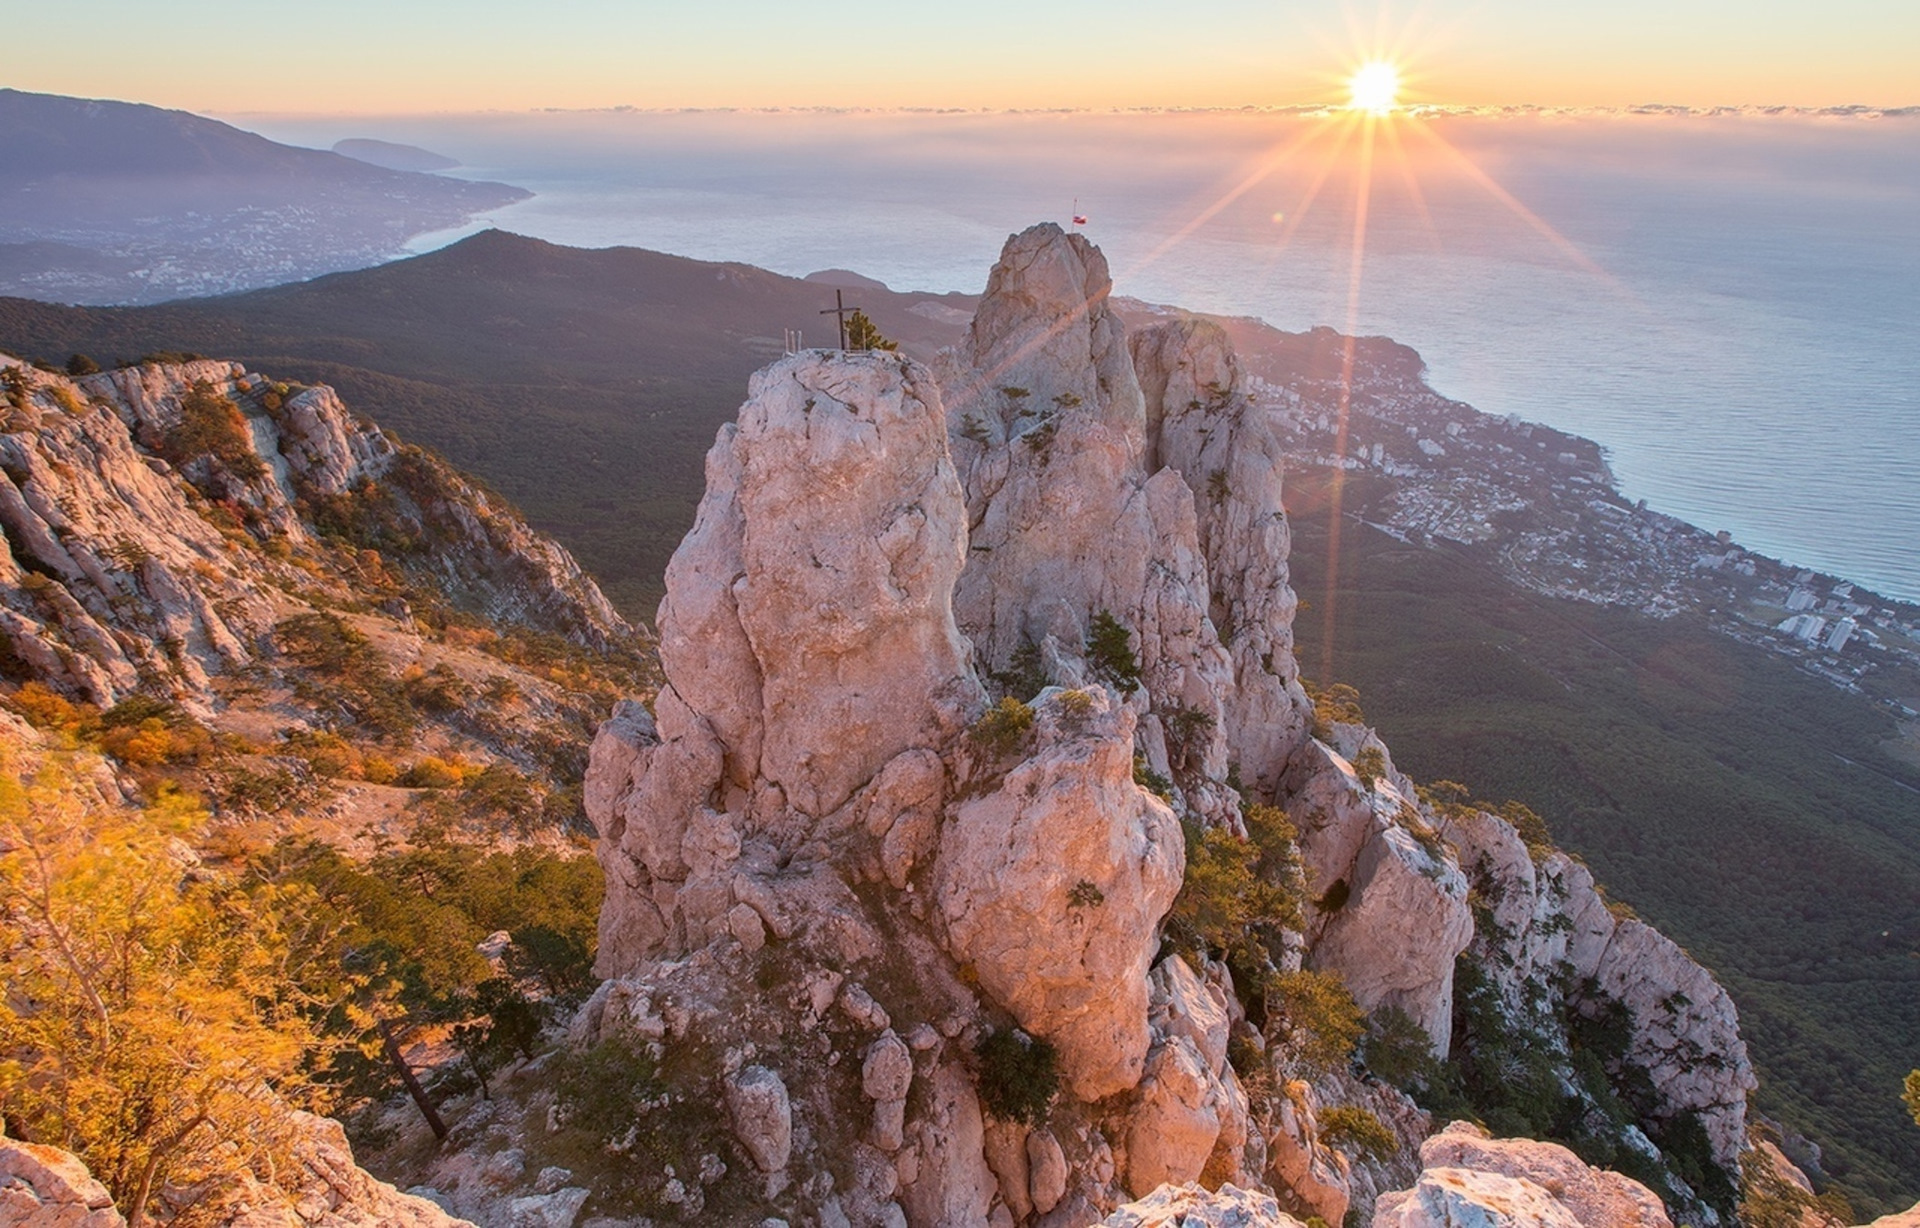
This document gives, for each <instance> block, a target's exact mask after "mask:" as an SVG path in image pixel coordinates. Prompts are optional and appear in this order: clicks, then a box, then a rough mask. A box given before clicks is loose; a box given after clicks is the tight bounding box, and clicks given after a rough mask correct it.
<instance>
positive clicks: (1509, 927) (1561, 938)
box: [1440, 808, 1755, 1171]
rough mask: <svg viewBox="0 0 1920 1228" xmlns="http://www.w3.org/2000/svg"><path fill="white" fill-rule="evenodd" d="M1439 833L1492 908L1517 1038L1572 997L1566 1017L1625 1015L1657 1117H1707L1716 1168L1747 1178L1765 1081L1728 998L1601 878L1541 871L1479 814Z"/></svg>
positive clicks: (1632, 1059)
mask: <svg viewBox="0 0 1920 1228" xmlns="http://www.w3.org/2000/svg"><path fill="white" fill-rule="evenodd" d="M1440 826H1441V827H1442V828H1443V829H1444V830H1445V832H1446V835H1447V838H1448V839H1449V840H1451V841H1452V842H1453V843H1454V845H1455V847H1457V848H1458V850H1459V860H1460V863H1461V865H1462V866H1464V867H1466V868H1467V870H1468V872H1469V873H1470V875H1471V876H1472V877H1473V879H1474V881H1475V885H1476V887H1477V888H1478V889H1479V894H1480V895H1481V897H1482V898H1483V899H1486V900H1489V901H1491V902H1492V903H1491V909H1492V914H1491V917H1490V921H1491V924H1490V925H1489V926H1487V927H1486V928H1485V931H1484V932H1483V933H1481V934H1480V935H1478V936H1477V937H1476V939H1475V944H1476V948H1477V949H1479V950H1480V951H1481V952H1482V953H1483V956H1484V957H1483V958H1482V959H1481V960H1479V961H1478V962H1479V965H1480V966H1481V967H1483V968H1485V969H1486V970H1487V972H1486V975H1487V977H1488V978H1489V980H1490V981H1491V983H1492V985H1493V986H1494V988H1495V990H1496V991H1497V992H1498V993H1499V995H1500V997H1501V1000H1502V1003H1503V1006H1504V1010H1505V1012H1506V1013H1507V1015H1508V1016H1509V1017H1510V1018H1511V1019H1513V1020H1514V1024H1515V1027H1516V1028H1520V1027H1525V1026H1527V1021H1528V1020H1529V1019H1534V1020H1537V1019H1538V1018H1539V1017H1540V1014H1541V1008H1542V1006H1543V1004H1545V1005H1552V1004H1555V1003H1561V1002H1562V1001H1563V1000H1564V999H1565V998H1566V997H1567V995H1568V994H1569V992H1570V993H1571V999H1572V1000H1571V1001H1566V1002H1564V1006H1563V1007H1562V1009H1563V1010H1567V1011H1573V1012H1577V1013H1579V1014H1582V1015H1586V1016H1589V1017H1597V1016H1600V1015H1603V1014H1609V1013H1612V1014H1617V1015H1618V1017H1619V1018H1620V1020H1621V1021H1622V1023H1623V1024H1624V1026H1625V1031H1626V1035H1627V1044H1626V1048H1625V1050H1624V1052H1623V1053H1622V1054H1620V1055H1619V1058H1618V1059H1617V1060H1618V1061H1620V1062H1622V1063H1631V1064H1632V1065H1634V1066H1636V1067H1638V1068H1639V1069H1640V1070H1641V1071H1643V1072H1644V1073H1645V1075H1646V1077H1647V1081H1648V1084H1649V1085H1650V1086H1651V1087H1652V1089H1653V1091H1654V1094H1655V1096H1656V1098H1657V1101H1658V1104H1657V1110H1656V1115H1657V1116H1658V1117H1659V1118H1660V1119H1662V1120H1673V1119H1677V1118H1680V1117H1682V1116H1688V1115H1691V1116H1694V1117H1697V1118H1698V1119H1699V1121H1700V1124H1701V1126H1702V1127H1703V1128H1704V1129H1705V1130H1706V1133H1707V1138H1708V1140H1709V1142H1710V1144H1711V1146H1712V1148H1713V1155H1714V1158H1715V1160H1716V1161H1717V1162H1718V1163H1719V1164H1721V1165H1722V1166H1723V1167H1725V1168H1727V1169H1728V1170H1729V1171H1738V1157H1739V1155H1740V1153H1741V1152H1742V1151H1743V1150H1745V1148H1746V1146H1747V1142H1746V1102H1747V1094H1748V1093H1749V1092H1750V1091H1752V1090H1753V1088H1754V1086H1755V1078H1754V1073H1753V1066H1752V1063H1751V1061H1750V1060H1749V1058H1748V1056H1747V1047H1746V1042H1744V1041H1743V1040H1741V1038H1740V1031H1739V1017H1738V1013H1737V1011H1736V1010H1735V1008H1734V1005H1733V1000H1732V999H1731V998H1729V997H1728V996H1727V992H1726V990H1725V989H1724V988H1722V987H1721V985H1720V984H1719V983H1718V982H1717V981H1715V980H1714V979H1713V976H1712V974H1711V973H1709V972H1708V971H1707V970H1706V969H1705V968H1702V967H1701V966H1700V965H1699V964H1698V963H1696V962H1695V961H1694V960H1693V959H1692V958H1691V957H1690V956H1688V955H1687V953H1686V952H1685V951H1683V950H1681V949H1680V947H1679V945H1678V944H1676V943H1674V942H1673V941H1672V940H1671V939H1669V938H1667V937H1666V936H1665V935H1664V934H1661V933H1660V932H1659V931H1658V930H1656V929H1654V928H1653V927H1652V926H1649V925H1647V924H1645V923H1644V922H1641V921H1637V920H1631V919H1629V920H1619V919H1616V918H1615V917H1614V915H1613V914H1612V912H1610V911H1609V910H1608V908H1607V905H1606V901H1605V899H1604V898H1602V897H1601V895H1600V893H1599V891H1598V889H1597V888H1596V887H1595V885H1594V881H1593V875H1592V873H1591V872H1590V871H1589V870H1588V869H1587V868H1586V867H1585V866H1583V865H1581V864H1580V863H1578V862H1576V861H1574V860H1572V859H1571V858H1569V857H1568V856H1567V855H1566V854H1564V853H1560V852H1557V851H1556V852H1545V853H1543V855H1541V856H1540V857H1539V860H1538V861H1537V862H1536V860H1535V855H1534V853H1533V851H1532V850H1530V849H1529V848H1528V847H1527V845H1526V843H1525V841H1523V840H1522V839H1521V837H1520V835H1519V833H1518V832H1517V831H1515V829H1514V828H1513V826H1512V824H1510V823H1508V822H1507V821H1505V820H1504V819H1501V818H1499V817H1498V816H1495V815H1491V814H1487V813H1485V812H1474V811H1472V810H1471V809H1470V808H1454V809H1452V810H1451V811H1450V812H1449V814H1448V815H1447V816H1446V817H1444V818H1442V819H1441V821H1440ZM1563 974H1564V975H1563ZM1569 983H1571V986H1572V988H1571V990H1570V991H1569V989H1568V985H1569ZM1562 1043H1563V1042H1562Z"/></svg>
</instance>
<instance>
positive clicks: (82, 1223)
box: [0, 1109, 578, 1228]
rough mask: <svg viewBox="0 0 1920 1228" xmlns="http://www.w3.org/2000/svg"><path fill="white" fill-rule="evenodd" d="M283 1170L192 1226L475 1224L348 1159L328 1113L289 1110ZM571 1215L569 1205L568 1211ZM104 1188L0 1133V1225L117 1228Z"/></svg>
mask: <svg viewBox="0 0 1920 1228" xmlns="http://www.w3.org/2000/svg"><path fill="white" fill-rule="evenodd" d="M287 1113H288V1124H289V1125H290V1127H291V1128H292V1129H293V1131H294V1143H293V1159H294V1166H293V1168H292V1170H291V1171H289V1172H286V1173H281V1174H278V1175H277V1176H276V1178H275V1180H274V1181H273V1182H271V1183H268V1182H262V1181H258V1180H255V1179H253V1178H246V1179H243V1180H242V1181H240V1182H238V1183H236V1184H234V1185H232V1186H230V1187H226V1188H223V1189H220V1190H217V1191H215V1192H214V1193H213V1195H212V1196H211V1198H209V1199H207V1200H205V1201H203V1203H202V1205H201V1206H200V1208H199V1210H200V1211H201V1212H202V1214H203V1217H204V1218H202V1219H201V1220H200V1221H198V1222H203V1223H209V1224H212V1225H214V1228H474V1226H473V1225H472V1224H470V1223H469V1222H468V1221H466V1220H460V1219H455V1218H453V1217H452V1216H450V1215H448V1214H447V1213H446V1212H445V1211H443V1210H441V1209H440V1208H439V1207H438V1206H436V1205H435V1204H433V1203H431V1202H429V1201H427V1200H426V1199H424V1198H416V1197H415V1196H413V1195H411V1194H403V1193H401V1192H400V1191H399V1190H396V1189H395V1188H394V1187H393V1186H391V1185H388V1184H387V1183H386V1182H384V1181H380V1180H378V1179H377V1178H375V1177H373V1176H372V1175H371V1174H369V1173H368V1172H366V1170H364V1169H362V1168H361V1167H360V1166H359V1165H357V1164H355V1163H354V1160H353V1149H352V1148H351V1147H349V1146H348V1145H347V1136H346V1131H345V1130H344V1129H342V1128H341V1126H340V1123H339V1122H337V1121H333V1120H332V1119H330V1118H325V1117H316V1116H314V1115H313V1114H311V1113H303V1112H299V1111H297V1110H292V1109H289V1110H288V1111H287ZM575 1209H576V1211H577V1210H578V1208H577V1207H576V1208H575ZM124 1223H125V1220H124V1219H123V1218H122V1217H121V1215H120V1213H119V1211H117V1210H116V1209H115V1208H114V1207H113V1205H112V1202H111V1200H110V1199H109V1198H108V1197H107V1191H106V1188H105V1187H104V1186H102V1185H101V1184H100V1183H99V1182H98V1181H96V1180H94V1179H93V1176H92V1174H91V1173H89V1172H88V1171H87V1168H86V1165H84V1164H82V1163H81V1162H80V1160H79V1158H78V1157H76V1156H74V1155H72V1154H71V1153H69V1152H66V1151H61V1150H60V1149H58V1148H55V1147H42V1146H37V1145H35V1144H31V1143H21V1142H16V1141H13V1140H11V1139H7V1138H5V1137H4V1136H0V1225H7V1226H8V1228H13V1226H15V1225H18V1226H19V1228H121V1226H122V1225H123V1224H124Z"/></svg>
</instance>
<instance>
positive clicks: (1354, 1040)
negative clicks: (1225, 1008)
mask: <svg viewBox="0 0 1920 1228" xmlns="http://www.w3.org/2000/svg"><path fill="white" fill-rule="evenodd" d="M1266 1010H1267V1026H1268V1031H1269V1032H1270V1033H1274V1034H1276V1035H1277V1038H1278V1040H1279V1041H1280V1043H1282V1044H1283V1045H1284V1046H1285V1047H1286V1049H1287V1050H1288V1052H1290V1053H1291V1054H1292V1055H1293V1057H1294V1059H1295V1060H1296V1061H1297V1062H1298V1063H1299V1064H1300V1065H1301V1066H1303V1067H1305V1068H1306V1069H1308V1070H1311V1071H1331V1070H1335V1069H1337V1068H1339V1067H1340V1066H1341V1064H1343V1063H1344V1062H1345V1061H1346V1060H1347V1058H1348V1056H1349V1055H1350V1054H1352V1053H1353V1049H1354V1046H1355V1045H1356V1044H1358V1043H1359V1040H1360V1034H1361V1030H1362V1029H1361V1012H1360V1005H1359V1003H1357V1002H1355V1001H1354V1000H1353V994H1352V993H1350V992H1348V990H1347V986H1346V982H1344V981H1342V980H1341V979H1340V977H1339V975H1338V974H1336V973H1332V972H1313V971H1308V970H1305V969H1303V970H1301V971H1299V972H1281V973H1277V974H1275V975H1274V976H1272V977H1271V978H1269V979H1268V981H1267V994H1266Z"/></svg>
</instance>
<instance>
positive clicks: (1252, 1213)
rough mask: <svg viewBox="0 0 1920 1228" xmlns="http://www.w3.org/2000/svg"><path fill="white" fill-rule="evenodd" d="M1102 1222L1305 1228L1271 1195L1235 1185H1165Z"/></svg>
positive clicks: (1122, 1226)
mask: <svg viewBox="0 0 1920 1228" xmlns="http://www.w3.org/2000/svg"><path fill="white" fill-rule="evenodd" d="M1100 1222H1101V1223H1102V1224H1103V1225H1105V1228H1305V1226H1304V1225H1303V1224H1301V1222H1300V1221H1299V1220H1297V1219H1295V1218H1293V1217H1292V1216H1291V1215H1288V1214H1286V1213H1284V1212H1282V1211H1281V1210H1280V1205H1279V1204H1278V1203H1276V1202H1274V1200H1273V1199H1272V1197H1270V1196H1269V1195H1266V1194H1262V1193H1260V1192H1258V1191H1257V1190H1243V1189H1240V1188H1238V1187H1236V1186H1233V1185H1223V1186H1221V1187H1220V1188H1219V1189H1217V1190H1208V1189H1206V1188H1205V1187H1204V1186H1199V1185H1179V1186H1175V1185H1163V1186H1161V1187H1160V1188H1159V1189H1157V1190H1155V1191H1154V1192H1153V1193H1151V1194H1149V1195H1147V1196H1146V1197H1145V1198H1142V1199H1140V1200H1139V1201H1138V1202H1130V1203H1128V1204H1127V1205H1125V1206H1123V1207H1119V1208H1117V1209H1115V1211H1114V1212H1113V1214H1112V1215H1109V1216H1107V1218H1106V1219H1104V1220H1102V1221H1100Z"/></svg>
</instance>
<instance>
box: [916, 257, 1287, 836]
mask: <svg viewBox="0 0 1920 1228" xmlns="http://www.w3.org/2000/svg"><path fill="white" fill-rule="evenodd" d="M1111 290H1112V282H1111V279H1110V278H1109V275H1108V272H1107V263H1106V259H1105V257H1103V256H1102V255H1101V254H1100V252H1099V249H1097V248H1095V247H1094V246H1093V245H1091V244H1090V243H1088V242H1087V241H1086V240H1085V239H1084V238H1083V237H1082V236H1080V235H1077V234H1076V235H1068V234H1065V233H1063V232H1062V231H1061V230H1060V229H1059V227H1057V226H1051V225H1043V226H1036V227H1034V228H1032V229H1031V230H1028V231H1026V232H1024V233H1022V234H1019V235H1016V236H1014V237H1013V238H1011V239H1009V240H1008V242H1007V246H1006V249H1005V250H1004V251H1003V252H1002V254H1001V258H1000V262H999V263H998V264H996V265H995V266H994V271H993V273H992V275H991V276H990V278H989V280H988V285H987V293H986V295H985V296H984V297H983V298H982V300H981V304H980V309H979V311H978V312H977V313H976V315H975V316H974V322H973V326H972V329H971V330H970V332H969V334H968V339H967V342H966V344H965V345H964V346H962V347H961V348H960V350H959V351H958V352H956V353H951V354H949V355H946V356H944V360H943V363H942V365H941V368H940V383H941V387H942V390H943V392H944V394H945V396H946V403H947V413H948V420H949V424H950V430H951V438H950V446H951V448H952V453H953V457H954V463H955V465H956V466H957V468H958V470H959V473H960V476H961V479H962V481H963V482H964V484H965V487H966V500H967V523H968V525H969V528H970V533H969V536H968V552H969V553H968V560H967V567H966V570H965V572H963V573H962V575H961V578H960V584H959V587H958V589H957V590H956V592H955V594H954V609H955V612H956V614H957V616H958V617H959V619H960V621H961V624H962V626H963V627H964V628H965V629H966V631H967V633H968V634H969V635H970V636H972V637H973V640H974V645H975V648H976V650H977V651H978V652H979V653H980V656H981V659H982V661H983V663H984V665H985V666H986V668H987V669H988V670H989V671H992V672H1001V673H1006V672H1008V671H1012V673H1013V674H1015V675H1018V674H1022V673H1030V672H1032V670H1033V669H1036V668H1037V669H1039V670H1040V671H1041V672H1044V673H1045V674H1046V676H1047V678H1048V680H1050V681H1053V682H1055V683H1058V684H1060V685H1063V686H1078V685H1080V684H1081V683H1082V682H1084V681H1087V680H1089V678H1093V680H1100V679H1098V678H1095V677H1094V675H1096V674H1098V672H1099V668H1100V663H1099V662H1097V661H1095V662H1092V666H1093V668H1092V669H1091V670H1090V669H1089V656H1088V651H1087V644H1088V640H1089V637H1090V636H1091V635H1092V634H1093V632H1094V629H1095V620H1096V619H1097V618H1099V617H1101V616H1103V615H1104V616H1106V617H1108V618H1111V619H1114V620H1116V621H1117V622H1118V623H1119V624H1120V625H1121V626H1122V627H1124V628H1125V629H1126V632H1127V634H1128V637H1129V641H1130V643H1129V655H1130V656H1132V657H1134V658H1135V662H1134V663H1135V664H1136V665H1137V672H1138V681H1137V683H1136V682H1135V681H1134V680H1133V679H1132V678H1127V679H1124V680H1121V679H1117V678H1116V677H1115V676H1113V675H1111V674H1110V675H1109V676H1108V677H1107V678H1106V679H1105V680H1106V681H1109V682H1113V681H1122V682H1123V685H1122V686H1121V687H1120V690H1121V692H1122V698H1129V699H1131V700H1132V702H1133V703H1134V705H1135V706H1136V707H1137V708H1138V709H1139V717H1140V722H1139V731H1138V742H1139V746H1140V748H1141V751H1142V753H1143V754H1144V755H1145V756H1146V758H1147V761H1148V763H1149V765H1150V766H1151V767H1152V768H1153V770H1154V771H1156V772H1158V773H1160V774H1161V775H1164V776H1167V777H1169V778H1170V779H1171V780H1172V781H1173V782H1174V784H1175V787H1176V789H1177V793H1176V798H1177V800H1179V802H1180V803H1181V804H1182V806H1183V808H1185V809H1187V810H1191V811H1193V812H1194V813H1197V814H1200V815H1204V816H1206V817H1207V819H1208V820H1209V821H1211V822H1215V823H1223V824H1231V823H1233V822H1234V821H1235V820H1234V806H1235V802H1234V801H1233V799H1231V798H1230V797H1229V796H1228V793H1227V790H1225V788H1224V787H1223V782H1224V779H1225V776H1226V772H1227V757H1228V749H1227V745H1226V741H1225V739H1224V736H1223V734H1222V732H1221V731H1222V729H1223V727H1224V724H1225V710H1224V707H1223V703H1224V700H1225V697H1226V696H1227V695H1228V694H1229V693H1230V692H1231V691H1232V690H1233V689H1234V679H1233V662H1232V660H1231V658H1230V657H1229V656H1228V654H1227V651H1226V649H1225V648H1224V647H1222V645H1221V643H1220V637H1219V635H1218V633H1217V631H1216V629H1215V627H1214V624H1213V623H1212V621H1211V620H1210V617H1209V614H1210V606H1211V604H1212V602H1211V598H1210V595H1209V590H1208V573H1207V559H1206V557H1205V555H1204V554H1203V552H1202V549H1201V545H1200V534H1199V523H1198V518H1197V514H1196V510H1195V505H1194V499H1193V492H1192V491H1191V490H1190V489H1189V488H1188V486H1187V484H1186V482H1184V481H1183V480H1182V479H1181V477H1180V475H1179V474H1178V473H1177V472H1175V471H1173V470H1170V469H1158V468H1157V467H1150V460H1151V450H1150V441H1149V438H1148V430H1147V427H1148V423H1147V416H1146V405H1145V401H1144V398H1143V397H1142V394H1141V391H1140V384H1139V381H1138V380H1137V379H1136V378H1135V375H1134V367H1133V361H1132V358H1131V355H1130V353H1129V351H1128V349H1127V344H1126V338H1125V335H1124V331H1123V329H1122V326H1121V324H1120V322H1119V319H1118V317H1116V316H1115V315H1114V314H1113V313H1112V312H1111V311H1110V310H1109V309H1108V307H1107V302H1106V300H1107V296H1108V295H1109V294H1110V293H1111ZM1276 482H1277V479H1276ZM1022 665H1023V666H1024V668H1016V666H1022ZM1020 685H1024V683H1022V684H1020ZM1033 689H1037V688H1033ZM1017 698H1022V699H1024V698H1027V695H1025V694H1022V695H1019V696H1017Z"/></svg>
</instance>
